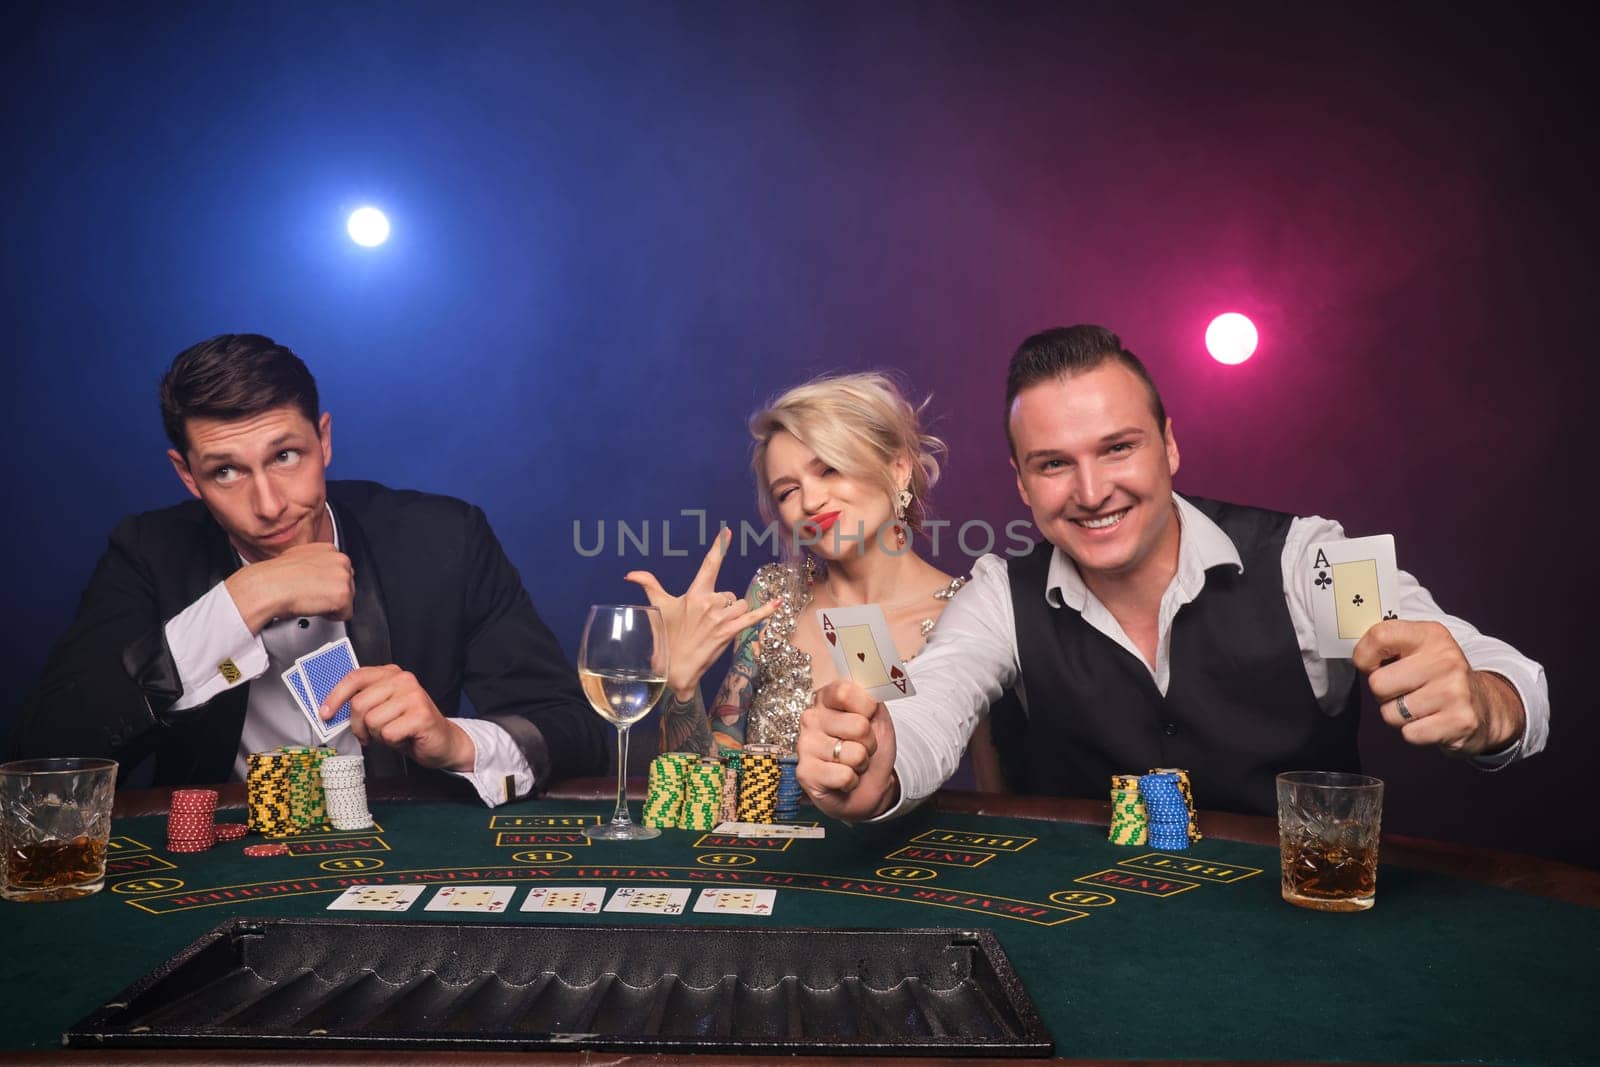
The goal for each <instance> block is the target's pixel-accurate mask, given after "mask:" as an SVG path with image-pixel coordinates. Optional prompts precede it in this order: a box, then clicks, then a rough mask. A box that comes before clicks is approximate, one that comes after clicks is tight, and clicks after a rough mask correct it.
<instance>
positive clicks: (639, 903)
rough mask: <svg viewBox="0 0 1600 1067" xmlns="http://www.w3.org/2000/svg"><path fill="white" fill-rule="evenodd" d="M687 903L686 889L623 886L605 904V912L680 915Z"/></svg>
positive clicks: (687, 894) (687, 893)
mask: <svg viewBox="0 0 1600 1067" xmlns="http://www.w3.org/2000/svg"><path fill="white" fill-rule="evenodd" d="M688 903H689V891H688V890H687V889H657V888H655V887H654V886H638V885H625V886H623V887H622V888H621V889H619V890H617V891H616V892H615V893H612V894H611V899H610V900H609V901H607V902H606V911H631V912H647V913H649V914H651V915H682V914H683V908H684V905H686V904H688Z"/></svg>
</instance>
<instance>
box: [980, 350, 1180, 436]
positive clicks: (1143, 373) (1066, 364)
mask: <svg viewBox="0 0 1600 1067" xmlns="http://www.w3.org/2000/svg"><path fill="white" fill-rule="evenodd" d="M1108 362H1114V363H1120V364H1122V365H1123V366H1124V367H1127V368H1128V369H1129V370H1130V371H1132V372H1133V374H1134V377H1136V378H1138V379H1139V380H1140V381H1141V382H1143V383H1144V387H1145V388H1146V389H1147V390H1149V392H1150V412H1151V414H1153V415H1154V416H1155V418H1156V429H1157V430H1158V431H1159V432H1161V433H1166V430H1167V406H1166V405H1165V404H1163V403H1162V402H1161V393H1160V391H1159V390H1157V389H1156V383H1155V381H1154V380H1153V379H1152V378H1151V377H1150V372H1149V371H1147V370H1145V366H1144V363H1142V362H1141V361H1140V359H1139V357H1138V356H1136V355H1134V354H1133V353H1132V352H1129V351H1128V350H1127V349H1126V348H1123V347H1122V338H1120V337H1118V336H1117V335H1116V334H1114V333H1112V332H1111V331H1110V330H1108V329H1106V328H1105V327H1104V326H1092V325H1088V324H1084V325H1079V326H1057V327H1056V328H1055V329H1053V330H1045V331H1043V332H1041V333H1036V334H1034V335H1033V336H1032V337H1030V338H1028V339H1027V340H1026V341H1024V342H1022V344H1020V345H1018V346H1017V350H1016V352H1015V353H1014V354H1013V355H1012V357H1011V365H1010V366H1009V367H1008V368H1006V409H1005V413H1004V419H1005V427H1006V443H1007V444H1009V445H1010V446H1011V455H1012V458H1013V459H1014V458H1016V454H1017V443H1016V442H1015V441H1013V440H1012V439H1011V405H1012V403H1013V402H1014V401H1015V400H1016V399H1017V394H1018V393H1020V392H1022V391H1023V390H1024V389H1026V388H1028V387H1029V386H1033V385H1038V384H1039V383H1040V382H1044V381H1050V380H1051V379H1054V378H1071V377H1074V376H1075V375H1079V374H1083V373H1085V372H1087V371H1092V370H1094V369H1095V368H1097V367H1099V366H1100V365H1101V364H1102V363H1108Z"/></svg>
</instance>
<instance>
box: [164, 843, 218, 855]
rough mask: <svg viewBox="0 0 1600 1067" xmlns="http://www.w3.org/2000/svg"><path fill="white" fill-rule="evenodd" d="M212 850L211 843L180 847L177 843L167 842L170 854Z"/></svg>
mask: <svg viewBox="0 0 1600 1067" xmlns="http://www.w3.org/2000/svg"><path fill="white" fill-rule="evenodd" d="M210 848H211V842H210V841H201V842H198V843H195V844H183V845H180V844H178V843H177V842H176V841H168V842H167V851H168V852H205V851H206V850H208V849H210Z"/></svg>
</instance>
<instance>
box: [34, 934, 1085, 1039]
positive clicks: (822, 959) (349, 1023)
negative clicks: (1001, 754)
mask: <svg viewBox="0 0 1600 1067" xmlns="http://www.w3.org/2000/svg"><path fill="white" fill-rule="evenodd" d="M65 1042H66V1044H67V1045H69V1046H71V1047H74V1048H221V1047H229V1048H282V1047H293V1048H301V1049H305V1048H411V1049H525V1050H553V1049H606V1050H621V1051H647V1050H648V1051H666V1052H673V1051H677V1052H707V1053H751V1054H753V1053H780V1054H782V1053H800V1052H804V1053H810V1054H813V1055H816V1054H839V1055H847V1056H854V1055H905V1054H915V1055H951V1056H957V1055H964V1056H974V1055H981V1056H1048V1055H1050V1054H1051V1052H1052V1050H1053V1048H1054V1042H1053V1041H1052V1040H1051V1037H1050V1034H1049V1032H1048V1031H1047V1030H1046V1029H1045V1028H1044V1025H1043V1023H1042V1022H1041V1021H1040V1019H1039V1015H1038V1013H1037V1012H1036V1011H1035V1010H1034V1006H1033V1002H1032V1000H1031V999H1030V998H1029V996H1028V993H1027V991H1026V990H1025V989H1024V988H1023V986H1022V983H1021V981H1020V980H1019V979H1018V978H1017V976H1016V974H1015V972H1014V971H1013V970H1012V969H1011V963H1010V961H1009V960H1008V959H1007V958H1006V955H1005V952H1004V951H1003V950H1002V949H1001V948H1000V944H999V942H997V941H996V940H995V938H994V935H993V934H991V933H989V932H988V931H987V930H938V929H930V930H807V929H793V928H776V929H773V928H763V929H757V928H747V927H727V926H715V927H676V926H674V927H665V926H532V925H527V926H522V925H509V924H502V923H496V924H490V923H442V922H440V923H431V922H430V923H416V922H403V921H402V922H391V921H382V920H379V921H366V922H350V921H348V920H330V919H234V920H232V921H230V922H227V923H224V924H222V925H221V926H218V927H217V928H216V929H215V930H212V931H211V932H210V933H209V934H206V935H205V936H204V937H202V938H200V939H199V940H198V941H196V942H195V943H194V944H192V945H190V946H189V947H188V948H186V949H184V950H183V951H182V952H180V953H179V954H178V955H176V956H174V957H173V958H172V959H170V960H168V961H167V962H166V963H164V964H162V965H161V966H160V967H157V968H156V969H155V970H154V971H152V972H150V973H149V974H148V975H146V976H145V977H143V978H141V979H140V980H139V981H137V982H135V983H134V984H133V985H131V986H129V987H128V988H127V989H125V990H123V991H122V992H121V993H120V994H118V995H117V996H116V997H115V998H114V999H113V1000H112V1001H111V1002H109V1003H107V1004H105V1005H103V1006H102V1007H101V1008H100V1009H99V1010H97V1011H95V1012H94V1013H92V1014H91V1015H89V1016H88V1017H87V1018H85V1019H84V1020H82V1021H81V1022H79V1023H78V1024H77V1025H75V1026H74V1027H73V1028H72V1029H71V1030H69V1031H68V1032H67V1033H66V1035H65Z"/></svg>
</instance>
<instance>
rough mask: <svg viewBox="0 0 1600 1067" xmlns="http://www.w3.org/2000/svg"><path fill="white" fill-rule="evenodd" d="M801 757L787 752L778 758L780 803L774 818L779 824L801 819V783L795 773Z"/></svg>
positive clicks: (773, 814)
mask: <svg viewBox="0 0 1600 1067" xmlns="http://www.w3.org/2000/svg"><path fill="white" fill-rule="evenodd" d="M799 762H800V757H799V756H796V755H795V754H794V753H793V752H787V753H785V754H783V755H782V756H779V757H778V803H777V806H776V807H775V808H774V809H773V812H772V817H773V818H774V819H776V820H777V821H778V822H793V821H794V820H795V819H798V818H799V817H800V783H799V782H798V781H797V780H796V779H795V776H794V771H795V767H796V765H797V764H798V763H799Z"/></svg>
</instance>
